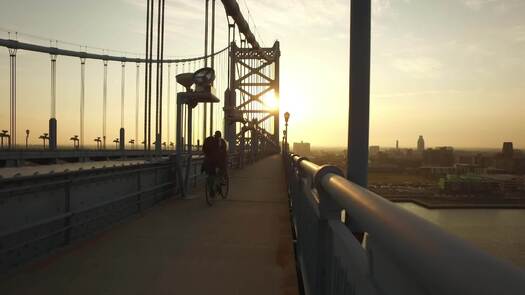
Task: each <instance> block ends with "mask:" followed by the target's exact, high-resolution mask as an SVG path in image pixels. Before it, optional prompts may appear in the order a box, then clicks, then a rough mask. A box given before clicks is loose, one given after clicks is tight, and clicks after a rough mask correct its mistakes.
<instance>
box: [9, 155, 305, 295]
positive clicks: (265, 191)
mask: <svg viewBox="0 0 525 295" xmlns="http://www.w3.org/2000/svg"><path fill="white" fill-rule="evenodd" d="M284 181H285V178H284V172H283V171H282V166H281V160H280V157H279V156H278V155H276V156H272V157H269V158H266V159H264V160H261V161H259V162H257V163H255V164H253V165H251V166H247V167H246V168H244V169H242V170H237V171H233V172H232V173H231V183H230V199H229V200H226V201H218V202H217V203H216V204H215V206H214V207H208V206H207V205H206V202H205V200H204V198H203V193H202V192H201V191H196V192H195V193H194V195H193V198H192V199H189V200H180V199H175V198H172V199H169V200H167V201H165V202H162V203H160V204H159V205H158V206H156V207H154V208H152V209H150V210H147V211H145V212H144V213H143V215H141V216H136V217H133V218H131V219H128V220H126V221H124V222H122V223H120V224H117V225H115V226H113V227H111V228H110V229H108V230H106V231H104V232H102V233H100V234H98V235H96V236H95V237H93V238H92V239H89V240H85V241H80V242H77V243H74V244H73V245H72V246H70V247H67V248H65V249H60V250H58V251H57V252H56V253H54V254H52V255H50V256H48V257H46V258H44V259H40V260H38V261H35V262H33V263H31V264H29V265H26V266H24V267H22V268H20V269H18V270H15V271H14V272H13V273H11V274H9V275H7V276H4V277H1V278H0V294H9V295H11V294H13V295H14V294H28V295H29V294H39V295H42V294H53V295H59V294H90V295H92V294H126V295H133V294H297V293H298V285H297V274H296V269H295V260H294V256H293V246H292V234H291V226H290V217H289V211H288V203H287V196H286V187H285V183H284Z"/></svg>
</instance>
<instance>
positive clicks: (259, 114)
mask: <svg viewBox="0 0 525 295" xmlns="http://www.w3.org/2000/svg"><path fill="white" fill-rule="evenodd" d="M243 44H244V43H243V42H241V46H242V45H243ZM229 55H230V67H229V79H230V81H229V86H230V87H229V89H228V90H227V92H226V94H225V98H226V100H225V106H224V111H225V128H224V129H225V134H226V138H227V140H228V142H229V145H230V151H232V152H234V151H238V152H239V153H246V152H248V153H250V154H253V153H255V154H256V153H258V152H259V151H265V152H278V151H279V107H278V102H277V100H278V97H279V58H280V55H281V53H280V49H279V42H275V43H274V45H273V47H270V48H246V47H238V46H237V45H236V44H235V43H231V45H230V54H229Z"/></svg>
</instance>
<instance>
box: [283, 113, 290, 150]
mask: <svg viewBox="0 0 525 295" xmlns="http://www.w3.org/2000/svg"><path fill="white" fill-rule="evenodd" d="M289 119H290V113H289V112H286V113H284V149H285V153H288V150H289V148H288V120H289Z"/></svg>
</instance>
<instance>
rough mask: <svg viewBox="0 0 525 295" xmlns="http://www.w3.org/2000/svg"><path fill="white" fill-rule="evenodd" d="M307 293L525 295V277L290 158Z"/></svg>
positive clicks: (337, 175)
mask: <svg viewBox="0 0 525 295" xmlns="http://www.w3.org/2000/svg"><path fill="white" fill-rule="evenodd" d="M284 164H285V167H286V172H287V173H286V176H287V180H288V188H289V193H290V198H291V199H290V201H291V206H292V219H293V225H294V230H295V234H296V239H297V243H296V255H297V260H298V263H299V267H300V270H301V275H302V280H303V285H304V288H305V293H306V294H323V295H327V294H476V295H479V294H524V292H525V272H524V271H522V270H520V269H518V268H517V267H514V266H512V265H511V264H509V263H507V262H505V261H501V260H499V259H497V258H495V257H492V256H490V255H488V254H486V253H484V252H482V251H480V250H478V249H477V248H475V247H474V246H472V245H471V244H469V243H467V242H465V241H463V240H461V239H459V238H457V237H455V236H453V235H451V234H449V233H447V232H445V231H444V230H442V229H440V228H439V227H437V226H436V225H433V224H431V223H430V222H428V221H426V220H424V219H422V218H420V217H418V216H416V215H414V214H412V213H410V212H408V211H406V210H405V209H403V208H401V207H399V206H398V205H396V204H394V203H392V202H390V201H388V200H386V199H384V198H382V197H381V196H379V195H377V194H375V193H373V192H371V191H369V190H367V189H365V188H363V187H360V186H358V185H356V184H354V183H352V182H350V181H348V180H347V179H345V178H344V177H343V176H342V172H341V171H340V170H339V169H338V168H336V167H334V166H328V165H324V166H318V165H316V164H314V163H312V162H310V161H308V160H307V159H306V158H302V157H299V156H297V155H293V154H285V155H284Z"/></svg>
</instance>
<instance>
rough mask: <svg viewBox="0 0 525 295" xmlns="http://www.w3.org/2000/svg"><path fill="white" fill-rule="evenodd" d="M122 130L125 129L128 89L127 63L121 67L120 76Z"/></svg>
mask: <svg viewBox="0 0 525 295" xmlns="http://www.w3.org/2000/svg"><path fill="white" fill-rule="evenodd" d="M120 76H121V77H120V128H124V97H125V91H126V90H125V89H126V63H124V62H123V63H122V65H121V75H120Z"/></svg>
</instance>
